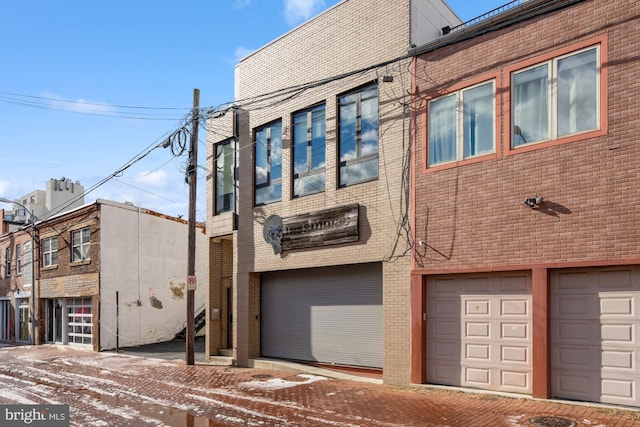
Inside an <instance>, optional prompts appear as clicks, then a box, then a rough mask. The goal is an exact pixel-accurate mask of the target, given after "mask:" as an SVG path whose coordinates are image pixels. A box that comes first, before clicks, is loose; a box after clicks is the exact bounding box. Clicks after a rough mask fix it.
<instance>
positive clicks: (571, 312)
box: [551, 294, 599, 320]
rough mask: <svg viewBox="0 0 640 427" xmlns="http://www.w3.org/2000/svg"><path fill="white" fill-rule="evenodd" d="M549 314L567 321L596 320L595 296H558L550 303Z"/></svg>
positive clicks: (597, 312) (596, 305)
mask: <svg viewBox="0 0 640 427" xmlns="http://www.w3.org/2000/svg"><path fill="white" fill-rule="evenodd" d="M551 312H552V313H553V314H554V315H556V316H562V317H563V318H567V319H580V320H585V319H597V318H598V314H599V309H598V297H597V295H595V294H594V295H579V296H572V295H559V296H557V297H556V298H555V299H554V300H553V301H552V302H551Z"/></svg>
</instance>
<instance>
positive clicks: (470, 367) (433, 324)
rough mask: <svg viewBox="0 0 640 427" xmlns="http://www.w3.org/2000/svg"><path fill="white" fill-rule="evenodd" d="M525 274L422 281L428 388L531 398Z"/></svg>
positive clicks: (528, 290) (528, 295)
mask: <svg viewBox="0 0 640 427" xmlns="http://www.w3.org/2000/svg"><path fill="white" fill-rule="evenodd" d="M531 372H532V363H531V279H530V276H529V275H528V274H527V273H508V274H507V273H503V274H490V275H472V276H471V275H454V276H445V277H437V278H429V279H428V280H427V382H429V383H433V384H446V385H455V386H464V387H475V388H482V389H488V390H496V391H505V392H506V391H508V392H516V393H525V394H530V393H531Z"/></svg>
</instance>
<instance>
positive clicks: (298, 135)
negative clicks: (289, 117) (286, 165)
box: [293, 104, 326, 197]
mask: <svg viewBox="0 0 640 427" xmlns="http://www.w3.org/2000/svg"><path fill="white" fill-rule="evenodd" d="M325 129H326V126H325V106H324V104H322V105H317V106H315V107H312V108H309V109H307V110H304V111H300V112H298V113H295V114H294V115H293V197H300V196H304V195H305V194H313V193H318V192H321V191H324V189H325Z"/></svg>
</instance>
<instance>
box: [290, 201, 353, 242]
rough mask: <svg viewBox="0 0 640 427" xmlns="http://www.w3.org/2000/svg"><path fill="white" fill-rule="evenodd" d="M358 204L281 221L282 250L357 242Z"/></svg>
mask: <svg viewBox="0 0 640 427" xmlns="http://www.w3.org/2000/svg"><path fill="white" fill-rule="evenodd" d="M358 209H359V205H358V204H357V203H356V204H352V205H345V206H338V207H335V208H331V209H325V210H322V211H316V212H311V213H307V214H303V215H297V216H292V217H288V218H283V219H282V250H291V249H301V248H310V247H315V246H326V245H336V244H338V243H347V242H357V241H358V238H359V236H358Z"/></svg>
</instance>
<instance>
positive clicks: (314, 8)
mask: <svg viewBox="0 0 640 427" xmlns="http://www.w3.org/2000/svg"><path fill="white" fill-rule="evenodd" d="M324 7H325V2H324V0H285V1H284V15H285V19H286V20H287V22H288V23H289V25H295V24H297V23H299V22H302V21H305V20H307V19H309V18H311V17H312V16H314V15H315V14H317V13H318V12H320V11H321V10H322V9H324Z"/></svg>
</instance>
